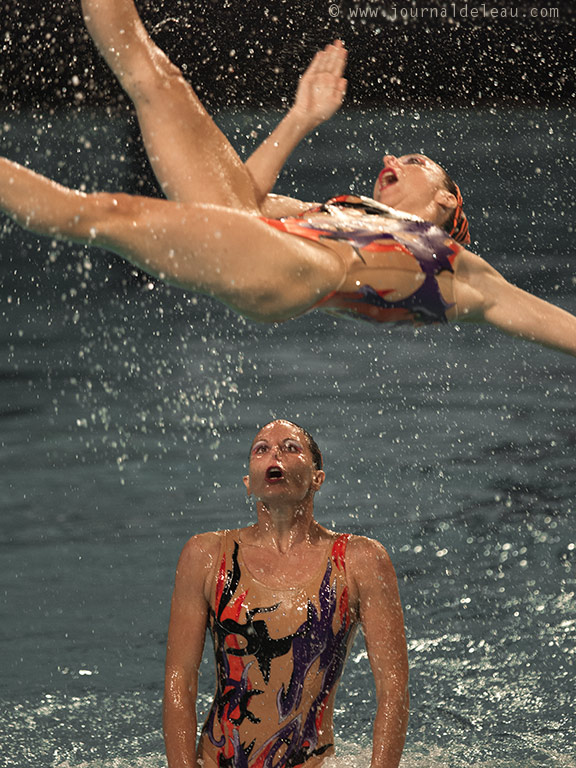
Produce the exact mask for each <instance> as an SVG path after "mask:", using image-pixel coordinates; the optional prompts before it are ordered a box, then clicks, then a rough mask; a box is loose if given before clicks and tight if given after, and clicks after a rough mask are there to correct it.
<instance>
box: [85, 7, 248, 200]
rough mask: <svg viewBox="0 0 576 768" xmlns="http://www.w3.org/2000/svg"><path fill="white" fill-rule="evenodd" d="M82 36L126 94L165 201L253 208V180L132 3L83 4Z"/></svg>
mask: <svg viewBox="0 0 576 768" xmlns="http://www.w3.org/2000/svg"><path fill="white" fill-rule="evenodd" d="M82 10H83V13H84V19H85V22H86V26H87V28H88V31H89V32H90V34H91V36H92V38H93V39H94V42H95V43H96V45H97V46H98V48H99V50H100V52H101V54H102V55H103V57H104V58H105V59H106V61H107V63H108V64H109V66H110V67H111V69H112V70H113V72H114V73H115V75H116V77H117V78H118V80H119V81H120V84H121V85H122V87H123V88H124V90H125V91H126V93H127V94H128V96H130V98H131V99H132V101H133V102H134V105H135V107H136V111H137V113H138V119H139V123H140V129H141V132H142V137H143V139H144V144H145V146H146V151H147V153H148V157H149V158H150V162H151V164H152V167H153V169H154V172H155V174H156V177H157V179H158V181H159V183H160V185H161V187H162V190H163V192H164V194H165V195H166V197H168V198H169V199H170V200H175V201H177V202H197V203H201V202H203V203H214V204H215V205H226V206H229V207H234V208H243V209H247V210H256V209H257V207H258V206H257V201H256V192H255V188H254V184H253V182H252V178H251V176H250V174H249V172H248V171H247V170H246V168H245V167H244V165H243V163H242V161H241V160H240V158H239V157H238V155H237V153H236V152H235V150H234V149H233V148H232V146H231V144H230V143H229V141H228V140H227V139H226V137H225V136H224V135H223V133H222V132H221V131H220V129H219V128H218V127H217V126H216V124H215V123H214V121H213V120H212V118H211V117H210V116H209V115H208V113H207V112H206V110H205V109H204V107H203V106H202V103H201V102H200V100H199V99H198V97H197V96H196V94H195V93H194V91H193V89H192V88H191V86H190V85H189V84H188V83H187V82H186V80H185V79H184V77H183V76H182V73H181V72H180V71H179V70H178V68H177V67H176V66H174V65H173V64H172V63H171V62H170V60H169V59H168V57H167V56H166V54H165V53H163V51H161V50H160V49H159V48H158V46H157V45H156V44H155V43H154V42H153V41H152V39H151V38H150V36H149V35H148V33H147V31H146V29H145V27H144V25H143V23H142V21H141V20H140V17H139V16H138V12H137V10H136V8H135V6H134V2H133V0H82Z"/></svg>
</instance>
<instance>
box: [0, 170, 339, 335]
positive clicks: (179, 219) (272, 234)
mask: <svg viewBox="0 0 576 768" xmlns="http://www.w3.org/2000/svg"><path fill="white" fill-rule="evenodd" d="M0 209H1V210H3V211H5V212H6V213H8V214H9V215H11V216H12V217H13V218H14V219H15V220H16V221H17V222H18V223H19V224H20V225H21V226H23V227H25V228H26V229H29V230H31V231H33V232H36V233H38V234H44V235H49V236H51V237H63V238H67V239H69V240H74V241H75V242H79V243H83V244H88V245H98V246H101V247H102V248H105V249H107V250H110V251H113V252H115V253H118V254H120V255H121V256H123V257H124V258H126V259H127V260H128V261H130V262H131V263H133V264H135V265H136V266H138V267H141V268H142V269H144V270H146V271H147V272H149V273H151V274H154V275H158V276H159V277H161V278H162V279H163V280H166V281H167V282H170V283H173V284H174V285H177V286H179V287H181V288H185V289H190V290H194V291H198V292H201V293H205V294H208V295H210V296H214V297H215V298H217V299H219V300H220V301H222V302H224V303H226V304H228V305H229V306H230V307H232V308H233V309H235V310H236V311H237V312H239V313H240V314H242V315H245V316H246V317H250V318H252V319H255V320H260V321H263V322H276V321H281V320H286V319H288V318H290V317H294V316H296V315H298V314H301V313H302V312H305V311H306V310H308V309H310V308H311V307H312V306H313V305H314V304H315V303H316V302H317V301H319V300H320V299H322V298H323V297H324V296H326V295H327V294H328V293H330V292H331V291H332V290H336V289H337V288H338V287H339V285H340V283H341V282H342V280H343V278H344V273H345V267H344V259H343V258H342V256H341V255H337V253H336V252H335V251H334V250H332V249H331V248H328V247H325V246H323V245H320V244H318V243H314V242H311V241H309V240H304V239H303V238H299V237H295V236H294V235H289V234H287V233H285V232H280V231H278V230H277V229H275V228H273V227H270V226H269V225H268V224H266V223H265V222H263V221H262V220H261V219H260V218H259V217H258V216H256V215H255V214H252V213H248V212H245V211H241V210H237V209H230V208H227V209H224V208H220V207H218V206H212V205H200V204H185V203H175V202H173V201H170V200H161V199H155V198H146V197H134V196H131V195H125V194H120V195H113V194H109V193H102V194H93V195H88V194H85V193H83V192H76V191H74V190H71V189H68V188H66V187H63V186H61V185H60V184H56V183H55V182H53V181H50V180H49V179H46V178H45V177H43V176H40V175H38V174H36V173H34V172H33V171H30V170H28V169H27V168H24V167H23V166H20V165H18V164H16V163H13V162H10V161H8V160H5V159H3V158H0ZM347 247H348V248H349V251H350V258H353V254H352V249H351V248H350V247H349V246H347Z"/></svg>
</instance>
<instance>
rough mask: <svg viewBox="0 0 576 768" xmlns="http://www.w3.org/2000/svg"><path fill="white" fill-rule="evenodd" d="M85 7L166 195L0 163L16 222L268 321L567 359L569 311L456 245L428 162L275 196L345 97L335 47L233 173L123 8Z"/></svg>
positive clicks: (437, 177) (403, 160) (0, 184)
mask: <svg viewBox="0 0 576 768" xmlns="http://www.w3.org/2000/svg"><path fill="white" fill-rule="evenodd" d="M82 8H83V11H84V16H85V20H86V24H87V26H88V29H89V31H90V33H91V35H92V37H93V39H94V41H95V42H96V44H97V45H98V47H99V49H100V51H101V53H102V55H103V56H104V58H105V59H106V61H107V62H108V64H109V65H110V67H111V68H112V69H113V71H114V73H115V74H116V76H117V77H118V79H119V81H120V83H121V84H122V86H123V88H124V90H125V91H126V93H127V94H128V95H129V96H130V97H131V99H132V100H133V102H134V104H135V106H136V111H137V114H138V119H139V123H140V128H141V131H142V136H143V139H144V144H145V146H146V151H147V153H148V157H149V158H150V162H151V163H152V166H153V169H154V171H155V173H156V176H157V178H158V180H159V183H160V185H161V187H162V190H163V192H164V194H165V195H166V198H167V199H166V200H162V199H155V198H147V197H137V196H130V195H125V194H108V193H100V194H90V195H88V194H84V193H82V192H78V191H74V190H71V189H68V188H66V187H63V186H61V185H58V184H56V183H54V182H52V181H50V180H49V179H47V178H45V177H43V176H39V175H37V174H35V173H33V172H32V171H30V170H28V169H26V168H24V167H22V166H19V165H17V164H16V163H12V162H10V161H8V160H6V159H0V208H1V209H2V210H4V211H5V212H6V213H8V214H9V215H10V216H12V217H13V218H14V219H15V220H16V221H17V222H18V223H19V224H21V225H22V226H23V227H25V228H27V229H30V230H32V231H35V232H38V233H42V234H46V235H49V236H50V237H63V238H68V239H70V240H74V241H77V242H80V243H85V244H91V245H97V246H101V247H103V248H105V249H107V250H110V251H114V252H115V253H118V254H120V255H121V256H123V257H124V258H125V259H127V260H128V261H130V262H131V263H133V264H135V265H137V266H138V267H141V268H142V269H145V270H146V271H148V272H150V273H151V274H154V275H158V276H159V277H160V278H162V279H164V280H166V281H168V282H171V283H173V284H175V285H178V286H180V287H182V288H186V289H189V290H193V291H198V292H200V293H205V294H208V295H210V296H213V297H215V298H217V299H219V300H220V301H222V302H224V303H225V304H227V305H228V306H230V307H232V308H233V309H234V310H235V311H237V312H238V313H240V314H242V315H244V316H246V317H249V318H252V319H255V320H259V321H263V322H279V321H283V320H287V319H289V318H293V317H296V316H298V315H300V314H302V313H305V312H308V311H309V310H311V309H314V308H320V309H323V310H327V311H329V312H336V313H344V314H347V315H353V316H355V317H359V318H364V319H367V320H372V321H375V322H384V321H395V322H398V321H400V322H414V323H418V324H419V323H442V322H446V321H459V322H460V321H470V322H478V323H482V322H487V323H491V324H492V325H494V326H496V327H497V328H500V329H501V330H503V331H505V332H507V333H509V334H511V335H514V336H519V337H522V338H524V339H529V340H532V341H536V342H539V343H540V344H543V345H546V346H549V347H552V348H554V349H558V350H561V351H563V352H567V353H569V354H571V355H576V318H575V317H574V316H572V315H570V314H569V313H568V312H565V311H564V310H562V309H559V308H558V307H555V306H553V305H551V304H549V303H547V302H545V301H542V300H541V299H538V298H536V297H534V296H532V295H531V294H529V293H526V292H525V291H522V290H520V289H519V288H516V287H515V286H513V285H511V284H510V283H508V282H507V281H506V280H505V279H504V278H503V277H502V276H501V275H500V274H499V273H498V272H497V271H496V270H495V269H493V268H492V267H491V266H490V265H489V264H488V263H487V262H486V261H484V260H483V259H481V258H480V257H478V256H476V255H474V254H473V253H471V252H470V251H468V250H466V249H465V248H464V247H463V244H466V243H467V241H468V237H467V222H466V219H465V217H464V216H463V213H462V203H461V196H460V195H459V191H458V188H457V187H456V185H455V184H454V182H452V181H451V180H450V178H449V177H448V176H447V174H446V172H445V171H444V170H443V169H442V168H441V167H440V166H439V165H437V164H436V163H435V162H433V161H432V160H430V159H429V158H427V157H426V156H424V155H419V154H411V155H404V156H402V157H400V158H395V157H392V156H389V157H387V158H385V167H384V168H383V170H382V172H381V173H380V175H379V177H378V180H377V182H376V185H375V188H374V196H375V200H370V199H368V198H350V197H348V196H341V197H336V198H333V199H332V200H330V201H329V202H328V203H326V204H324V205H321V206H310V204H309V203H304V202H302V201H299V200H293V199H290V198H283V197H275V196H273V195H270V194H269V192H270V191H271V189H272V186H273V184H274V182H275V180H276V177H277V174H278V171H279V170H280V168H281V167H282V165H283V163H284V161H285V160H286V158H287V157H288V155H289V154H290V152H291V151H292V149H293V148H294V146H295V145H296V143H298V141H299V140H300V139H301V138H302V137H303V136H304V135H306V133H308V132H309V131H310V130H312V129H313V128H314V127H316V126H317V125H318V124H320V123H321V122H323V121H324V120H326V119H328V118H329V117H330V116H331V115H332V114H333V113H334V112H335V111H336V110H337V109H338V107H339V106H340V104H341V102H342V99H343V95H344V91H345V86H346V81H345V80H344V78H343V77H342V73H343V71H344V66H345V59H346V53H345V51H344V48H343V46H342V45H341V43H337V44H335V45H332V46H327V47H326V49H325V50H324V51H322V52H320V53H319V54H317V55H316V57H315V58H314V60H313V62H312V64H311V66H310V67H309V68H308V70H307V72H306V73H305V75H304V76H303V78H302V80H301V83H300V87H299V90H298V94H297V98H296V101H295V104H294V107H293V108H292V110H290V112H289V113H288V115H287V116H286V118H285V120H284V121H282V122H281V123H280V125H279V126H278V128H277V129H276V130H275V131H274V132H273V134H272V136H271V137H270V140H268V141H266V142H264V144H263V145H262V146H261V147H260V148H259V149H258V150H257V151H256V152H255V153H254V155H253V156H252V157H251V158H250V159H249V160H248V162H247V163H246V165H243V164H242V162H241V160H240V158H239V157H238V155H237V154H236V152H235V151H234V150H233V148H232V147H231V145H230V144H229V142H228V141H227V139H226V138H225V137H224V135H223V134H222V133H221V131H220V130H219V128H218V127H217V126H216V125H215V123H214V122H213V120H212V119H211V118H210V117H209V115H208V114H207V113H206V111H205V109H204V107H203V106H202V104H201V103H200V101H199V99H198V97H197V96H196V94H195V93H194V91H193V90H192V88H191V87H190V85H189V84H188V83H187V82H186V81H185V80H184V78H183V76H182V74H181V73H180V71H179V70H178V69H177V68H176V67H175V66H174V65H173V64H171V63H170V61H169V60H168V58H167V57H166V55H165V54H164V53H163V52H162V51H161V50H160V49H159V48H158V47H157V46H156V45H155V44H154V43H153V41H152V40H151V39H150V37H149V35H148V34H147V32H146V30H145V28H144V26H143V24H142V22H141V20H140V18H139V16H138V13H137V11H136V8H135V6H134V3H133V0H82Z"/></svg>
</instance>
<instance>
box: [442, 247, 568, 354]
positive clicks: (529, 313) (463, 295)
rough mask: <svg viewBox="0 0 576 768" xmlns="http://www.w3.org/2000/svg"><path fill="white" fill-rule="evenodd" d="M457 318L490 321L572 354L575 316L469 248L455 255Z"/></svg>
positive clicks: (524, 337) (523, 336)
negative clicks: (510, 279)
mask: <svg viewBox="0 0 576 768" xmlns="http://www.w3.org/2000/svg"><path fill="white" fill-rule="evenodd" d="M456 277H457V288H456V290H457V294H456V301H457V304H458V312H459V319H460V320H470V321H477V322H478V321H480V322H486V323H490V324H491V325H494V326H495V327H496V328H499V329H500V330H501V331H504V333H508V334H510V335H511V336H517V337H519V338H521V339H527V340H528V341H534V342H536V343H537V344H542V345H543V346H545V347H551V348H552V349H556V350H558V351H559V352H566V353H567V354H569V355H574V356H576V317H575V316H574V315H571V314H570V313H569V312H566V311H565V310H563V309H560V307H556V306H555V305H554V304H550V303H549V302H547V301H544V300H543V299H539V298H538V297H536V296H533V295H532V294H531V293H527V292H526V291H523V290H522V289H521V288H517V287H516V286H515V285H512V284H511V283H509V282H508V281H507V280H505V279H504V278H503V277H502V275H501V274H500V273H499V272H497V271H496V270H495V269H494V268H493V267H491V266H490V265H489V264H488V263H487V262H486V261H484V259H481V258H480V257H479V256H476V255H474V254H472V253H470V252H469V251H464V252H463V253H462V254H461V255H460V256H459V257H458V266H457V269H456Z"/></svg>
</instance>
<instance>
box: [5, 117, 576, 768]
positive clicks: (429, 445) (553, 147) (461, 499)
mask: <svg viewBox="0 0 576 768" xmlns="http://www.w3.org/2000/svg"><path fill="white" fill-rule="evenodd" d="M269 119H270V118H267V117H266V116H264V115H246V114H241V115H228V116H224V118H223V119H222V122H223V124H224V125H225V127H226V130H227V132H228V133H229V134H230V135H231V136H232V137H233V138H234V141H235V143H236V144H237V146H238V147H239V148H241V149H243V150H244V151H247V150H248V148H249V147H250V146H253V144H254V142H255V141H256V140H257V137H258V135H262V133H263V131H264V130H265V127H266V125H267V124H269V123H267V120H269ZM573 122H574V120H573V114H572V113H569V112H563V111H556V112H551V111H548V112H510V111H508V110H507V111H505V112H504V111H503V112H501V113H496V112H495V113H490V112H480V113H470V112H458V113H446V112H442V113H439V112H438V113H434V112H425V113H421V114H415V113H412V112H410V113H409V112H407V113H406V114H404V115H402V114H396V113H395V114H392V115H386V114H384V113H376V112H371V113H365V114H359V113H348V114H342V115H339V116H338V117H337V119H336V120H334V121H333V123H332V124H331V125H329V126H326V127H324V128H323V129H322V131H321V132H320V133H319V135H318V136H317V137H316V138H315V139H314V140H313V142H312V143H311V144H310V145H305V146H304V147H303V148H302V150H301V151H299V152H298V153H296V155H295V156H294V158H293V160H292V162H291V165H290V169H289V170H288V171H287V172H286V174H285V176H284V177H283V178H282V179H281V181H280V185H279V191H283V192H285V193H288V194H295V195H299V196H301V197H303V198H304V199H310V200H314V199H321V198H325V197H327V196H329V195H330V194H332V193H335V192H345V191H348V190H349V189H353V190H355V191H359V192H365V193H370V189H371V186H370V185H371V181H372V179H373V177H374V176H375V175H376V173H377V172H378V170H379V158H380V155H381V154H382V153H383V152H384V151H391V152H399V151H402V150H404V151H410V150H416V151H419V150H424V151H426V153H427V154H428V155H430V156H432V157H434V158H435V159H438V160H439V161H440V162H441V163H443V164H445V165H446V167H447V168H448V170H449V171H450V172H451V173H452V174H453V175H454V177H455V178H456V179H457V180H458V181H459V183H460V184H461V186H462V188H463V192H464V196H465V199H466V201H467V206H466V207H467V210H468V213H469V217H470V219H471V226H472V233H473V238H474V249H475V250H477V251H478V252H479V253H480V254H481V255H483V256H485V257H486V258H488V259H489V261H491V263H492V264H493V265H494V266H495V267H496V268H498V269H500V270H501V271H503V272H504V274H505V275H506V276H507V277H508V278H509V279H511V280H512V281H514V282H516V283H518V284H519V285H521V286H522V287H524V288H526V289H528V290H531V291H532V292H534V293H537V294H538V295H540V296H543V297H544V298H547V299H549V300H551V301H554V302H556V303H558V304H560V305H562V306H563V307H565V308H566V309H568V310H569V311H572V312H576V286H575V278H574V274H575V273H574V245H573V230H574V215H573V184H574V165H573V158H574V156H575V152H574V149H575V147H574V143H575V142H574V137H573V131H572V130H571V126H572V125H573ZM2 124H3V126H4V127H3V129H2V136H1V140H0V147H1V149H0V151H1V152H2V153H3V154H5V155H8V156H10V157H12V158H14V159H20V160H21V161H24V162H29V164H30V165H31V167H33V168H35V169H36V170H39V171H44V172H47V173H49V174H50V175H53V176H56V177H57V178H58V179H59V180H61V181H63V182H65V183H70V184H74V185H81V184H84V185H85V186H86V188H87V189H89V190H90V189H93V188H100V189H138V188H142V189H147V188H148V186H147V185H148V184H149V182H148V181H145V182H144V181H142V179H140V184H139V177H138V173H139V172H140V160H139V155H137V154H136V150H135V149H134V147H133V145H132V142H131V135H130V132H129V131H128V129H127V126H126V124H125V123H123V122H119V121H118V120H110V119H109V118H107V117H106V116H104V115H83V116H82V117H81V118H80V117H78V116H68V117H67V118H64V117H62V116H52V117H49V116H41V115H22V116H19V117H14V116H13V115H10V114H6V115H4V116H3V117H2V118H0V125H2ZM251 131H254V132H255V134H256V137H254V136H252V137H251V136H250V132H251ZM2 226H3V231H2V235H1V239H0V276H1V279H2V287H1V289H0V307H1V311H0V318H1V323H0V348H1V349H2V357H1V358H0V478H1V482H0V507H1V512H0V557H1V562H2V566H1V573H2V591H1V593H0V594H1V602H0V638H1V640H0V642H1V645H0V651H1V658H2V675H1V677H0V701H1V706H2V720H1V725H0V743H2V750H1V752H2V754H1V755H0V764H3V765H7V766H22V767H24V766H29V765H31V764H35V765H45V766H78V765H83V766H89V767H90V768H95V767H96V766H115V767H117V768H128V766H130V767H131V768H132V766H140V767H141V768H155V767H156V766H164V765H165V761H164V758H163V751H162V741H161V732H160V706H161V692H162V682H163V680H162V678H163V655H164V643H165V634H166V627H167V622H168V610H169V599H170V591H171V585H172V579H173V574H174V569H175V564H176V559H177V557H178V553H179V551H180V549H181V547H182V545H183V544H184V542H185V541H186V539H187V537H188V536H190V535H191V534H192V533H195V532H198V531H206V530H211V529H214V528H219V527H231V526H236V525H238V524H240V523H243V522H246V521H248V520H250V519H251V515H252V511H251V508H250V506H249V505H248V504H247V502H246V501H245V497H244V492H243V485H242V481H241V478H242V475H243V473H244V471H245V463H246V453H247V449H248V446H249V443H250V440H251V438H252V436H253V434H254V433H255V431H256V429H257V428H258V426H259V425H262V424H263V423H265V422H266V421H268V420H270V419H271V418H273V417H276V416H286V417H288V418H290V419H293V420H295V421H297V422H299V423H302V424H304V425H306V426H307V427H308V428H309V429H310V430H311V431H312V432H313V433H314V434H315V435H316V436H317V439H318V442H319V443H320V445H321V447H322V448H323V450H324V454H325V462H326V468H327V472H328V479H327V482H326V483H325V485H324V486H323V489H322V492H321V494H319V496H318V497H317V516H318V518H319V520H320V521H321V522H322V523H324V524H326V525H328V526H329V527H334V528H337V529H341V530H347V531H351V532H354V533H363V534H367V535H370V536H374V537H377V538H378V539H380V540H381V541H382V542H383V543H384V544H385V545H386V546H387V548H388V549H389V551H390V553H391V555H392V558H393V561H394V563H395V565H396V568H397V572H398V576H399V580H400V588H401V592H402V598H403V602H404V607H405V614H406V625H407V633H408V640H409V649H410V660H411V693H412V714H411V721H410V726H409V734H408V741H407V747H406V754H405V759H404V765H405V766H407V767H408V768H440V766H442V767H444V766H454V768H459V767H460V766H468V765H470V764H472V765H478V766H482V768H488V767H490V766H498V768H502V767H506V766H509V767H510V768H525V767H526V766H575V765H576V756H575V754H574V744H575V743H576V723H575V714H574V698H575V697H574V693H575V691H574V669H573V667H574V660H575V656H576V651H575V642H574V641H575V637H576V616H575V610H574V609H575V591H576V585H575V579H574V573H575V570H574V569H575V557H576V538H575V535H574V522H573V515H574V508H575V499H576V492H575V491H576V481H575V479H574V477H575V476H574V456H575V447H576V426H575V414H576V404H575V403H576V400H575V395H576V384H575V370H576V368H575V363H574V359H573V358H570V357H567V356H562V355H560V354H557V353H554V352H551V351H549V350H544V349H540V348H538V347H536V346H532V345H530V344H528V343H526V342H520V341H516V340H512V339H509V338H507V337H505V336H503V335H501V334H499V333H497V332H496V331H493V330H492V329H489V328H474V327H466V326H461V327H458V326H456V327H450V328H428V329H422V330H419V331H413V330H411V329H406V328H404V329H396V330H395V329H389V328H372V327H370V326H367V325H363V324H362V325H359V324H353V323H346V322H343V321H337V322H335V321H334V320H333V319H331V318H328V317H326V316H322V315H321V314H318V313H317V314H311V315H308V316H306V317H304V318H301V319H299V320H296V321H292V322H289V323H286V324H284V325H282V326H276V327H265V326H257V325H254V324H251V323H246V322H245V321H243V320H241V319H239V318H237V317H235V316H234V315H233V314H232V313H230V312H229V311H227V310H225V309H223V308H222V307H220V306H219V305H217V304H216V303H214V302H212V301H210V300H208V299H204V298H201V297H199V298H196V297H193V296H192V295H185V294H183V293H182V292H180V291H176V290H174V289H167V288H166V287H164V286H162V285H161V284H159V283H156V282H151V281H148V280H146V279H143V278H142V277H141V276H140V275H132V274H131V273H130V271H129V270H126V269H124V268H123V267H122V266H121V265H120V264H119V262H118V261H117V260H116V259H115V257H110V256H109V255H106V254H105V253H103V252H102V251H97V250H94V249H84V248H80V247H77V246H65V245H62V244H58V243H51V242H50V241H49V240H38V239H37V238H35V237H33V236H31V235H28V234H25V233H22V232H20V231H19V230H17V229H16V228H15V227H14V226H13V225H12V224H10V223H8V221H7V220H6V219H3V220H2ZM213 685H214V677H213V672H212V662H211V660H210V659H209V658H208V657H207V658H206V659H205V661H204V663H203V675H202V694H201V697H200V710H201V712H205V711H206V707H207V704H208V702H209V700H210V694H211V691H212V688H213ZM373 711H374V693H373V689H372V683H371V675H370V671H369V666H368V663H367V659H366V656H365V653H364V650H363V646H362V643H361V641H359V642H358V645H357V646H356V647H355V649H354V651H353V653H352V656H351V659H350V661H349V664H348V668H347V671H346V675H345V678H344V681H343V683H342V686H341V690H340V694H339V699H338V702H337V715H336V727H337V732H338V738H339V744H340V757H339V758H338V759H337V760H336V765H337V766H340V768H344V766H354V768H361V767H362V768H364V766H366V765H368V761H369V757H368V754H367V752H366V750H367V747H368V745H369V739H370V727H371V717H372V714H373Z"/></svg>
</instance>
